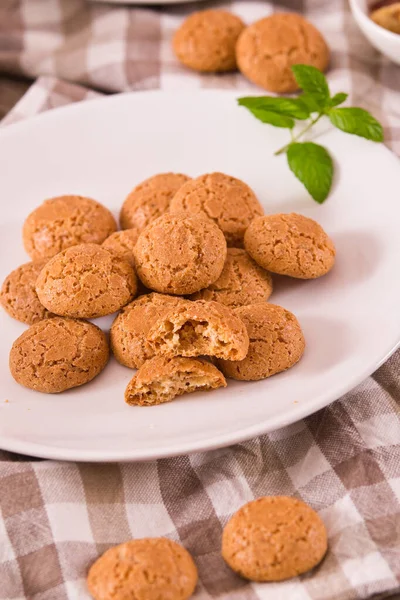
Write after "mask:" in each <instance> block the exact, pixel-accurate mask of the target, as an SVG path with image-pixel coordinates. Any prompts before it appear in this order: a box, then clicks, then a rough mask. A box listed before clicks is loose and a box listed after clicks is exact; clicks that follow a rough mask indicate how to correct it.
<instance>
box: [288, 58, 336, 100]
mask: <svg viewBox="0 0 400 600" xmlns="http://www.w3.org/2000/svg"><path fill="white" fill-rule="evenodd" d="M292 71H293V74H294V77H295V79H296V81H297V83H298V84H299V87H301V89H302V90H303V92H305V94H306V96H308V97H311V99H312V100H313V101H314V102H315V105H316V106H317V107H318V110H323V109H324V108H326V107H327V106H328V105H329V98H330V93H329V87H328V82H327V81H326V77H325V75H324V74H323V73H322V72H321V71H320V70H319V69H316V68H315V67H310V66H309V65H293V66H292Z"/></svg>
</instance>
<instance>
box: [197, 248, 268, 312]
mask: <svg viewBox="0 0 400 600" xmlns="http://www.w3.org/2000/svg"><path fill="white" fill-rule="evenodd" d="M271 294H272V277H271V275H270V274H269V273H268V271H265V270H264V269H262V268H261V267H260V266H259V265H258V264H257V263H256V262H254V260H253V259H252V258H251V257H250V256H249V255H248V254H247V252H246V250H242V249H241V248H228V254H227V257H226V261H225V266H224V269H223V271H222V273H221V275H220V277H219V278H218V279H217V281H216V282H215V283H212V284H211V285H210V286H209V287H208V288H206V289H205V290H200V292H196V294H193V295H192V296H191V300H214V301H215V302H220V303H221V304H226V306H232V307H233V308H235V307H237V306H246V305H247V304H255V303H257V302H266V301H267V300H268V298H269V297H270V295H271Z"/></svg>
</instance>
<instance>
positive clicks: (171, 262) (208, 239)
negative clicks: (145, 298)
mask: <svg viewBox="0 0 400 600" xmlns="http://www.w3.org/2000/svg"><path fill="white" fill-rule="evenodd" d="M225 258H226V242H225V238H224V236H223V233H222V231H221V230H220V229H219V228H218V227H217V226H216V225H215V223H213V222H212V221H211V220H210V219H205V218H204V217H203V216H200V215H188V214H187V213H178V214H169V213H167V214H165V215H163V216H161V217H159V218H158V219H156V220H155V221H153V222H152V223H150V225H149V226H148V227H147V228H146V229H145V230H144V231H142V233H141V234H140V236H139V239H138V241H137V244H136V246H135V264H136V269H137V273H138V275H139V277H140V279H141V281H142V283H144V285H145V286H146V287H148V288H150V289H152V290H155V291H157V292H162V293H165V294H177V295H184V294H193V293H194V292H198V291H199V290H201V289H202V288H205V287H208V286H209V285H210V284H211V283H213V282H214V281H216V280H217V279H218V277H219V276H220V275H221V272H222V269H223V268H224V263H225Z"/></svg>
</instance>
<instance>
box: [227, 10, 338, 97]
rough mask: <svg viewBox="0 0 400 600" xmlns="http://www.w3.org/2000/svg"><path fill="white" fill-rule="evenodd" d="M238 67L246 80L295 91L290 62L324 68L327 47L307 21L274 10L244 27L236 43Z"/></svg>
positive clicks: (266, 86) (277, 88)
mask: <svg viewBox="0 0 400 600" xmlns="http://www.w3.org/2000/svg"><path fill="white" fill-rule="evenodd" d="M236 56H237V62H238V66H239V69H240V70H241V72H242V73H243V75H245V76H246V77H247V78H248V79H250V81H252V82H253V83H255V84H256V85H259V86H260V87H262V88H264V89H266V90H268V91H270V92H276V93H280V94H283V93H287V92H295V91H296V90H297V89H298V87H299V86H298V85H297V83H296V80H295V78H294V75H293V72H292V70H291V67H292V65H296V64H303V65H310V66H313V67H316V68H317V69H320V71H324V70H325V69H326V68H327V66H328V63H329V48H328V46H327V43H326V41H325V40H324V38H323V36H322V35H321V33H320V32H319V31H318V29H316V28H315V27H314V25H312V24H311V23H310V22H309V21H307V20H306V19H304V17H301V16H300V15H297V14H294V13H275V14H274V15H271V16H269V17H266V18H264V19H261V20H260V21H257V22H256V23H253V24H252V25H250V27H247V28H246V29H245V30H244V31H243V33H242V34H241V36H240V37H239V40H238V43H237V45H236Z"/></svg>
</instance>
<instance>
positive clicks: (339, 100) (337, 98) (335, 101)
mask: <svg viewBox="0 0 400 600" xmlns="http://www.w3.org/2000/svg"><path fill="white" fill-rule="evenodd" d="M348 96H349V95H348V94H345V93H344V92H339V93H338V94H335V95H334V96H332V98H331V100H330V105H331V106H332V107H333V106H339V104H343V102H344V101H345V100H347V98H348Z"/></svg>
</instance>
